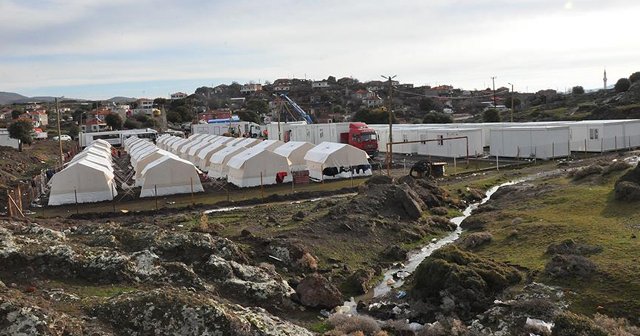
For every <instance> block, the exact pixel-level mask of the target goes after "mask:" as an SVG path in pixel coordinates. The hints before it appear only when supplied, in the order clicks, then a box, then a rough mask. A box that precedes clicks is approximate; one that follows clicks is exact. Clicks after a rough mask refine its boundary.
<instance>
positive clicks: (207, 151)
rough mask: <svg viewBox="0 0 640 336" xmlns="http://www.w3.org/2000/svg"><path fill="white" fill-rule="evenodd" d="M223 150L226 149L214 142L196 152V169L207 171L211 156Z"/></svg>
mask: <svg viewBox="0 0 640 336" xmlns="http://www.w3.org/2000/svg"><path fill="white" fill-rule="evenodd" d="M224 148H226V146H225V145H224V144H222V143H220V142H214V143H212V144H210V145H209V146H207V147H205V148H203V149H202V150H200V151H199V152H198V157H197V160H196V165H197V166H198V168H200V170H202V171H208V170H209V160H210V159H211V156H212V155H213V154H215V153H217V152H218V151H220V150H222V149H224Z"/></svg>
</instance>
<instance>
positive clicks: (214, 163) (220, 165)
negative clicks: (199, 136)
mask: <svg viewBox="0 0 640 336" xmlns="http://www.w3.org/2000/svg"><path fill="white" fill-rule="evenodd" d="M245 150H246V148H244V147H240V146H231V147H225V148H223V149H221V150H219V151H218V152H216V153H215V154H213V155H212V156H211V159H209V167H208V168H209V170H208V174H207V175H208V176H209V177H211V178H225V177H227V173H228V171H229V167H228V166H227V162H229V160H230V159H231V158H232V157H233V156H234V155H236V154H239V153H240V152H243V151H245Z"/></svg>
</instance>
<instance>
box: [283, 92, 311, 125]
mask: <svg viewBox="0 0 640 336" xmlns="http://www.w3.org/2000/svg"><path fill="white" fill-rule="evenodd" d="M280 97H282V98H284V100H286V101H287V103H289V105H291V108H293V110H294V111H296V113H297V114H298V115H299V116H300V117H301V118H302V119H304V120H305V121H306V122H307V124H313V120H312V119H311V116H310V115H308V114H307V112H305V111H304V110H303V109H302V107H300V105H298V104H297V103H296V102H294V101H293V99H291V98H289V96H287V95H286V94H284V93H283V94H281V95H280Z"/></svg>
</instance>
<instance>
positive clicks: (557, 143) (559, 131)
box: [369, 119, 640, 159]
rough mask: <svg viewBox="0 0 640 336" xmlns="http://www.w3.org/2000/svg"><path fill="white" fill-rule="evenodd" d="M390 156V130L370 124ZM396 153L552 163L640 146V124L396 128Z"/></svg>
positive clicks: (592, 122)
mask: <svg viewBox="0 0 640 336" xmlns="http://www.w3.org/2000/svg"><path fill="white" fill-rule="evenodd" d="M369 126H370V127H371V128H373V129H375V130H376V132H378V135H379V140H378V145H379V149H380V151H381V152H386V151H387V142H388V141H389V126H388V125H369ZM392 135H393V142H394V143H395V142H411V141H424V140H429V141H425V142H424V143H410V144H398V145H394V146H393V152H394V153H402V154H420V155H432V156H440V157H450V158H453V157H457V158H460V157H465V156H467V155H469V156H478V155H481V154H483V153H484V147H487V146H488V147H489V154H490V155H491V156H501V157H513V158H529V157H535V158H539V159H550V158H558V157H566V156H568V155H569V154H570V153H571V152H607V151H615V150H621V149H631V148H635V147H638V146H640V120H638V119H624V120H585V121H549V122H526V123H463V124H395V125H393V130H392Z"/></svg>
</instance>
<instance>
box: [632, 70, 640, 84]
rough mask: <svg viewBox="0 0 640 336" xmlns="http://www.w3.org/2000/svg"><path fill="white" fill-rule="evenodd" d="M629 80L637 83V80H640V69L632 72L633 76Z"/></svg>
mask: <svg viewBox="0 0 640 336" xmlns="http://www.w3.org/2000/svg"><path fill="white" fill-rule="evenodd" d="M629 81H630V82H631V83H635V82H637V81H640V71H637V72H634V73H632V74H631V76H629Z"/></svg>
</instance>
